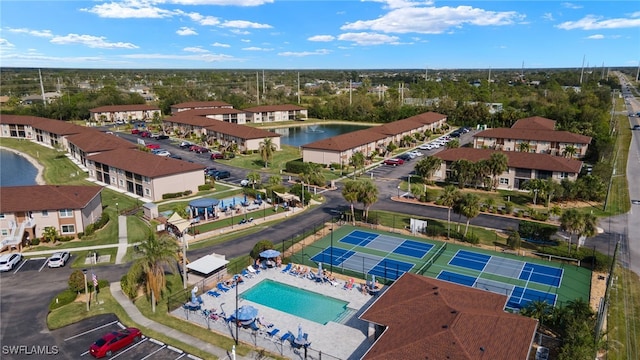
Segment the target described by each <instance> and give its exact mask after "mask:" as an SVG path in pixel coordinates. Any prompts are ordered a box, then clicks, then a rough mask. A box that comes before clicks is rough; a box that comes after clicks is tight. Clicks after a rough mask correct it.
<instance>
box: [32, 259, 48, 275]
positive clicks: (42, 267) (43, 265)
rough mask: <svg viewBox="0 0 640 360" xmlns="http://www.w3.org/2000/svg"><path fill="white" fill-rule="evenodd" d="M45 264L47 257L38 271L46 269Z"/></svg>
mask: <svg viewBox="0 0 640 360" xmlns="http://www.w3.org/2000/svg"><path fill="white" fill-rule="evenodd" d="M32 260H33V259H32ZM45 265H47V259H46V258H45V260H44V262H43V263H42V266H40V270H38V272H40V271H42V269H44V267H45Z"/></svg>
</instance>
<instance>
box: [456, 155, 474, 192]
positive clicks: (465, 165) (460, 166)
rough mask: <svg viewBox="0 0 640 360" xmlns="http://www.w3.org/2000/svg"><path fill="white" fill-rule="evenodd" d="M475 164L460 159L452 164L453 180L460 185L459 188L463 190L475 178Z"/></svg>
mask: <svg viewBox="0 0 640 360" xmlns="http://www.w3.org/2000/svg"><path fill="white" fill-rule="evenodd" d="M474 166H475V165H474V164H473V163H472V162H471V161H469V160H467V159H459V160H456V161H454V162H452V163H451V170H452V172H453V174H452V176H453V179H454V180H455V181H456V182H457V183H458V188H459V189H462V188H464V186H465V185H466V184H467V183H468V182H469V181H471V179H473V177H474V176H475V172H474V170H475V169H474Z"/></svg>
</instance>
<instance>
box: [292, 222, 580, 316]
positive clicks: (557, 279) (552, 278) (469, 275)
mask: <svg viewBox="0 0 640 360" xmlns="http://www.w3.org/2000/svg"><path fill="white" fill-rule="evenodd" d="M336 236H337V237H336ZM296 256H298V257H299V258H298V259H300V260H295V261H299V262H301V263H305V261H306V263H307V265H311V266H315V265H316V264H317V263H323V265H327V266H331V267H332V268H333V271H337V272H340V273H343V274H358V273H359V274H363V275H364V276H363V277H365V278H366V277H368V276H370V275H375V276H376V277H377V278H380V279H384V280H391V281H393V280H396V279H397V278H399V277H400V276H402V274H404V273H405V272H412V273H417V274H421V275H425V276H429V277H433V278H437V279H439V280H443V281H449V282H454V283H457V284H460V285H464V286H469V287H474V288H478V289H482V290H485V291H491V292H494V293H498V294H502V295H505V296H506V297H507V301H506V304H505V307H506V308H508V309H512V310H514V311H517V310H518V309H521V308H522V307H524V306H526V305H527V304H528V303H530V302H532V301H546V302H548V303H549V304H550V305H556V304H559V303H560V304H561V303H564V302H567V301H569V300H574V299H576V298H582V299H584V300H588V299H589V291H590V284H591V271H590V270H588V269H585V268H580V267H577V266H573V265H566V264H561V263H554V262H549V261H545V260H541V259H535V258H530V257H523V256H517V255H512V254H505V253H502V252H496V251H489V250H485V249H481V248H477V247H471V246H464V245H458V244H454V243H451V242H439V241H435V240H430V239H425V238H419V237H412V236H408V235H404V234H394V233H388V232H384V231H378V230H373V229H372V230H369V229H366V230H365V229H362V228H357V227H353V226H348V225H346V226H342V227H340V228H339V229H336V230H335V231H334V232H333V234H332V236H331V237H329V236H328V235H327V236H325V237H323V238H322V239H320V240H318V241H316V242H314V243H313V245H311V246H306V247H305V248H304V249H303V250H302V252H301V253H300V252H299V253H297V254H296V255H294V259H295V258H296ZM311 262H313V263H311ZM325 268H326V267H325Z"/></svg>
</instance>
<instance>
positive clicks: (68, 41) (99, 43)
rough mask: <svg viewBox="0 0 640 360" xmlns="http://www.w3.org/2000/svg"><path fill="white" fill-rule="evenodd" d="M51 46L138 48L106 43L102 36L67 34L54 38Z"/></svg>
mask: <svg viewBox="0 0 640 360" xmlns="http://www.w3.org/2000/svg"><path fill="white" fill-rule="evenodd" d="M51 43H52V44H58V45H85V46H87V47H90V48H99V49H137V48H138V46H136V45H134V44H132V43H125V42H108V41H106V38H105V37H104V36H93V35H79V34H69V35H65V36H54V37H53V38H52V39H51Z"/></svg>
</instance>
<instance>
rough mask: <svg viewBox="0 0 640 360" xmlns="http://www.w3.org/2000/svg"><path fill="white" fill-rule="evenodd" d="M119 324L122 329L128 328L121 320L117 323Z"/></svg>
mask: <svg viewBox="0 0 640 360" xmlns="http://www.w3.org/2000/svg"><path fill="white" fill-rule="evenodd" d="M117 325H118V326H119V327H120V329H122V330H124V329H126V328H127V327H126V326H124V325H122V323H121V322H120V321H118V324H117Z"/></svg>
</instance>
